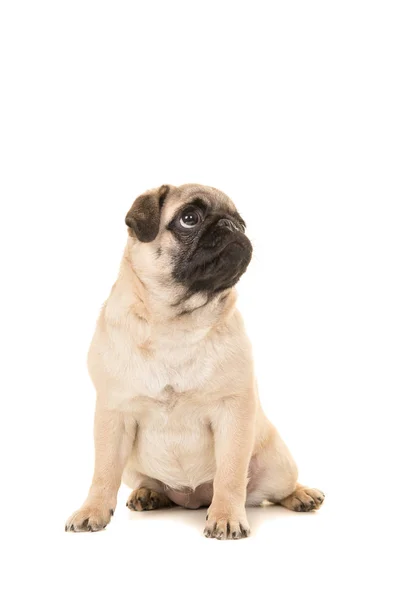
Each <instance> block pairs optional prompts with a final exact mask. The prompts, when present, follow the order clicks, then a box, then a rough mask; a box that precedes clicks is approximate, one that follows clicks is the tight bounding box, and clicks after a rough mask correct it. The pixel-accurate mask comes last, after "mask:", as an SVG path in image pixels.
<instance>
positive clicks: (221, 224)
mask: <svg viewBox="0 0 400 600" xmlns="http://www.w3.org/2000/svg"><path fill="white" fill-rule="evenodd" d="M218 227H227V228H228V229H230V231H240V230H239V227H238V226H237V225H235V223H234V222H233V221H231V220H230V219H220V220H219V221H218Z"/></svg>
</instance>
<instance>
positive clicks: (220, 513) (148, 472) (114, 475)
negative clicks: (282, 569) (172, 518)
mask: <svg viewBox="0 0 400 600" xmlns="http://www.w3.org/2000/svg"><path fill="white" fill-rule="evenodd" d="M126 225H127V226H128V233H129V235H128V241H127V244H126V248H125V251H124V254H123V257H122V262H121V266H120V271H119V275H118V278H117V281H116V283H115V284H114V286H113V288H112V290H111V293H110V296H109V298H108V300H107V301H106V303H105V304H104V306H103V309H102V311H101V314H100V317H99V319H98V323H97V328H96V331H95V334H94V337H93V341H92V344H91V347H90V350H89V356H88V367H89V373H90V376H91V378H92V381H93V383H94V386H95V388H96V391H97V401H96V410H95V420H94V437H95V467H94V475H93V480H92V484H91V486H90V490H89V493H88V496H87V499H86V500H85V502H84V503H83V505H82V507H81V508H80V509H79V510H78V511H76V512H75V513H73V515H72V516H71V517H70V518H69V519H68V521H67V523H66V527H65V529H66V531H75V532H78V531H99V530H101V529H104V528H105V527H106V525H107V524H108V523H109V521H110V519H111V517H112V515H113V514H114V510H115V507H116V502H117V493H118V490H119V487H120V484H121V481H123V482H124V483H125V484H127V485H128V486H129V487H130V488H131V489H132V490H133V491H132V493H131V495H130V497H129V499H128V502H127V506H128V508H129V509H131V510H134V511H147V510H156V509H160V508H168V507H173V506H176V505H178V506H181V507H185V508H188V509H198V508H201V507H207V508H208V512H207V519H206V525H205V530H204V535H205V536H206V537H209V538H216V539H219V540H221V539H235V540H237V539H240V538H244V537H247V536H248V535H249V533H250V527H249V523H248V520H247V516H246V506H259V505H261V504H262V503H264V502H265V501H268V502H272V503H276V504H281V505H282V506H284V507H286V508H288V509H290V510H294V511H299V512H304V511H312V510H317V509H319V508H320V506H321V504H322V503H323V501H324V494H323V493H322V492H320V491H319V490H317V489H313V488H309V487H306V486H304V485H301V484H300V483H298V482H297V474H298V473H297V468H296V464H295V462H294V460H293V458H292V456H291V454H290V452H289V450H288V448H287V447H286V445H285V444H284V442H283V441H282V439H281V438H280V436H279V434H278V432H277V430H276V429H275V427H274V426H273V425H272V424H271V423H270V421H269V420H268V419H267V418H266V416H265V415H264V413H263V410H262V408H261V405H260V401H259V396H258V392H257V385H256V379H255V375H254V367H253V359H252V351H251V345H250V342H249V339H248V337H247V335H246V332H245V328H244V325H243V320H242V317H241V315H240V313H239V311H238V309H237V308H236V291H235V285H236V284H237V282H238V281H239V279H240V277H241V276H242V275H243V273H244V272H245V271H246V269H247V267H248V265H249V263H250V260H251V257H252V245H251V243H250V241H249V239H248V237H247V236H246V232H245V231H246V225H245V222H244V220H243V219H242V217H241V216H240V214H239V213H238V211H237V210H236V208H235V205H234V204H233V202H232V201H231V200H230V199H229V198H228V197H227V196H226V195H225V194H224V193H222V192H221V191H219V190H217V189H215V188H212V187H206V186H202V185H194V184H193V185H192V184H187V185H182V186H180V187H174V186H170V185H163V186H162V187H160V188H158V189H153V190H150V191H148V192H146V193H145V194H143V195H141V196H139V197H138V198H137V199H136V200H135V202H134V203H133V206H132V207H131V209H130V210H129V212H128V214H127V216H126Z"/></svg>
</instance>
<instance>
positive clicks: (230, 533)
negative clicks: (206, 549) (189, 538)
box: [204, 506, 250, 540]
mask: <svg viewBox="0 0 400 600" xmlns="http://www.w3.org/2000/svg"><path fill="white" fill-rule="evenodd" d="M204 535H205V536H206V537H208V538H216V539H217V540H240V539H241V538H246V537H248V536H249V535H250V527H249V523H248V521H247V517H246V513H245V512H244V511H243V512H241V513H235V512H233V511H232V512H231V511H226V512H224V513H221V512H218V511H216V510H213V508H212V506H211V507H210V509H209V511H208V514H207V523H206V527H205V529H204Z"/></svg>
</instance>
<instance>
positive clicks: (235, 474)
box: [204, 395, 255, 540]
mask: <svg viewBox="0 0 400 600" xmlns="http://www.w3.org/2000/svg"><path fill="white" fill-rule="evenodd" d="M211 427H212V431H213V434H214V445H215V459H216V467H217V470H216V474H215V478H214V494H213V500H212V503H211V506H210V508H209V510H208V513H207V523H206V528H205V530H204V535H205V536H206V537H213V538H217V539H219V540H222V539H240V538H243V537H247V536H248V535H249V534H250V527H249V524H248V521H247V517H246V509H245V503H246V491H247V481H248V469H249V463H250V458H251V455H252V451H253V446H254V431H255V410H254V401H253V397H252V395H250V398H249V399H248V400H247V399H246V400H244V399H243V400H242V399H241V400H237V399H226V400H225V401H224V402H223V406H222V408H221V409H220V410H218V411H217V412H216V413H215V415H214V417H213V418H212V420H211Z"/></svg>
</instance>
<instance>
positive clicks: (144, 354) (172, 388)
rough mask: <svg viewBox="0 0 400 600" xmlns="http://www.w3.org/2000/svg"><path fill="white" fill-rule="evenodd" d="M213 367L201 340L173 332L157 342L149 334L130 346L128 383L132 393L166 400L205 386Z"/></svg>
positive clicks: (205, 346) (211, 359) (212, 362)
mask: <svg viewBox="0 0 400 600" xmlns="http://www.w3.org/2000/svg"><path fill="white" fill-rule="evenodd" d="M214 369H215V356H214V353H213V352H212V351H211V349H210V348H209V344H208V343H207V342H206V341H204V340H201V341H200V342H199V343H190V344H188V343H185V341H184V340H182V339H180V338H178V337H177V336H175V337H174V336H173V335H172V336H171V338H170V339H168V340H166V339H161V340H158V341H157V343H156V342H154V341H152V339H151V338H149V339H148V340H146V342H144V343H143V344H141V345H139V346H137V347H135V348H134V349H133V352H132V357H131V364H130V367H129V372H130V377H129V379H130V382H129V384H130V385H131V386H132V392H133V394H134V395H138V396H147V397H150V398H153V399H156V400H159V401H161V402H169V401H171V400H173V399H174V398H175V397H176V396H175V394H183V393H186V392H190V391H191V390H196V389H204V387H205V386H206V384H207V381H209V380H210V379H211V377H212V376H213V372H214Z"/></svg>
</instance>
